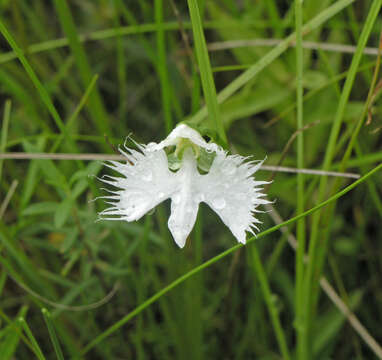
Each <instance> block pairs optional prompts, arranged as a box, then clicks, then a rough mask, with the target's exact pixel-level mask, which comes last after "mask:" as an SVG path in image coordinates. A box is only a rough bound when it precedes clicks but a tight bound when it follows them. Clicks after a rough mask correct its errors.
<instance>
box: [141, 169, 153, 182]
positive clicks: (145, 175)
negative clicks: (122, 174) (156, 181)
mask: <svg viewBox="0 0 382 360" xmlns="http://www.w3.org/2000/svg"><path fill="white" fill-rule="evenodd" d="M152 178H153V173H152V172H151V170H147V171H145V172H144V173H143V175H142V180H143V181H151V179H152Z"/></svg>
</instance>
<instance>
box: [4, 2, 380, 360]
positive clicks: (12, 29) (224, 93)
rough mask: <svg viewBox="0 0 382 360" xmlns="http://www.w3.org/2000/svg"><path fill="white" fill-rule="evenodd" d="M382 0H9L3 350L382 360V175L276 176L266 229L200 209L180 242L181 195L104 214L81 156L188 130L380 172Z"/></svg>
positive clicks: (312, 161)
mask: <svg viewBox="0 0 382 360" xmlns="http://www.w3.org/2000/svg"><path fill="white" fill-rule="evenodd" d="M380 8H381V1H380V0H362V1H360V0H359V1H354V0H336V1H334V0H321V1H315V0H305V1H304V2H302V1H300V0H296V1H295V2H293V1H287V0H256V1H255V0H220V1H217V0H209V1H204V0H198V1H197V0H189V1H188V2H186V1H182V2H180V1H175V0H168V1H163V0H153V1H148V0H140V1H132V0H70V1H68V0H54V1H44V0H34V1H27V0H17V1H11V0H1V1H0V32H1V33H2V36H1V40H0V41H1V44H0V46H1V54H0V93H1V112H2V115H1V116H2V122H1V137H0V151H1V153H2V156H3V158H2V159H1V160H0V179H1V182H0V192H1V196H0V218H1V220H0V263H1V274H0V294H1V297H0V318H1V328H0V354H1V355H0V358H1V359H2V360H6V359H33V358H37V359H55V358H57V359H68V358H88V359H140V360H141V359H193V360H195V359H218V358H222V359H261V360H265V359H281V358H284V359H292V358H296V359H300V360H301V359H321V360H322V359H336V360H337V359H374V358H382V350H381V347H380V345H378V342H379V343H381V342H382V327H381V323H382V286H381V273H382V243H381V238H382V231H381V227H380V226H379V225H380V221H381V217H382V202H381V196H382V193H381V185H380V184H381V180H382V179H381V172H376V173H375V175H374V176H373V177H368V178H367V179H366V178H365V177H362V178H361V179H360V180H355V179H354V178H349V177H332V176H327V175H325V176H323V175H322V174H321V175H312V174H301V173H300V174H298V175H297V174H296V173H282V172H276V173H273V176H274V182H273V183H272V185H271V186H270V187H269V189H268V198H269V199H274V200H275V202H274V204H273V207H274V210H273V211H271V212H269V213H264V214H260V215H259V216H260V218H261V220H262V221H263V224H262V225H261V231H262V232H261V233H260V234H259V235H258V237H257V238H256V239H254V238H252V239H250V241H249V242H248V245H247V246H245V247H242V246H240V245H235V240H234V238H233V236H232V234H231V233H230V232H229V230H228V229H227V228H226V227H225V226H223V224H222V223H221V222H220V220H219V219H218V217H217V216H216V215H215V214H214V213H213V212H212V211H211V210H210V209H208V207H207V206H201V209H200V212H199V217H198V220H197V224H196V226H195V229H194V231H193V233H192V234H191V236H190V238H189V239H188V242H187V245H186V247H185V249H183V250H180V249H179V248H177V246H176V245H175V243H174V241H173V240H172V239H171V236H170V234H169V231H168V229H167V218H168V213H169V204H168V203H165V204H163V205H161V206H160V207H158V208H157V210H156V211H155V213H153V214H151V215H149V216H146V217H144V218H143V219H142V220H140V221H139V222H136V223H126V222H106V221H101V222H95V220H96V219H97V212H99V211H100V210H102V209H104V208H105V204H104V203H103V202H102V201H97V202H89V200H91V199H94V198H96V197H97V196H100V195H102V194H103V192H102V190H101V189H100V188H101V184H100V182H99V181H98V180H97V179H96V178H95V177H89V176H88V175H89V174H91V175H98V174H101V173H104V171H103V170H102V162H101V161H88V160H83V159H81V158H80V157H78V155H80V154H93V155H89V156H90V158H94V156H95V155H94V154H114V150H113V147H112V146H110V145H111V144H113V145H114V146H118V144H121V143H123V142H124V140H125V139H126V137H127V136H128V135H129V134H132V137H133V138H134V139H135V140H136V141H138V142H142V143H147V142H150V141H160V140H161V139H163V138H164V137H165V136H166V134H167V133H168V132H169V131H170V130H171V129H172V128H173V127H174V126H175V124H176V123H177V122H179V121H187V122H188V123H189V124H191V125H192V126H194V127H196V128H198V129H199V130H200V131H201V132H202V133H203V134H205V135H207V134H208V135H209V137H211V138H213V139H214V140H215V141H218V142H220V143H221V144H222V145H225V136H226V137H227V140H228V142H227V144H228V145H227V146H228V149H229V150H230V151H232V152H234V153H240V154H241V155H253V156H254V157H255V159H263V158H264V157H265V156H267V161H266V164H267V165H276V166H277V165H282V166H288V167H292V168H297V167H300V168H309V169H323V170H324V171H337V172H342V173H343V172H348V171H349V172H352V173H355V174H360V175H364V174H366V173H368V171H370V170H372V169H373V167H374V166H376V165H377V164H378V163H380V161H381V159H382V151H381V144H382V141H381V139H382V138H381V126H382V125H381V115H380V113H381V103H380V101H379V99H380V94H381V89H382V83H381V80H380V76H379V65H380V55H381V52H380V51H378V47H380V46H381V45H380V32H381V26H382V19H381V16H380ZM190 14H191V17H190ZM302 24H304V25H302ZM202 30H203V31H202ZM203 34H204V36H203ZM205 41H206V43H207V47H206V46H205V44H206V43H205ZM207 48H208V51H207ZM212 75H213V77H212ZM212 78H213V79H214V82H213V81H211V80H212ZM214 83H215V85H216V89H217V93H218V95H217V93H216V91H215V86H214ZM218 103H219V104H220V105H218ZM205 104H206V106H207V108H208V113H209V116H206V114H207V112H206V108H205V107H204V106H205ZM105 135H106V136H107V138H106V139H105ZM13 153H28V154H29V155H27V154H23V155H21V157H24V158H23V159H15V156H17V155H14V154H13ZM32 153H49V154H51V155H50V156H51V157H52V156H54V154H66V155H64V158H65V160H52V159H42V156H41V155H34V156H33V155H30V154H32ZM6 156H7V157H8V158H7V159H4V157H6ZM19 156H20V155H19ZM27 156H29V157H33V158H32V159H30V158H29V159H28V158H26V157H27ZM374 169H376V168H374ZM377 169H379V168H377ZM257 176H258V178H261V179H269V178H270V176H272V173H270V172H266V171H259V173H258V175H257ZM355 181H357V182H356V183H355ZM349 184H353V185H351V189H352V191H351V192H348V190H350V188H345V187H346V186H348V185H349ZM344 188H345V191H342V192H340V191H341V190H342V189H344ZM345 193H346V194H345ZM342 195H344V196H342ZM333 196H334V197H333ZM340 196H341V197H340ZM328 198H330V201H329V203H328V205H327V206H326V207H324V208H322V209H317V208H315V210H317V211H315V212H314V213H313V214H312V215H311V213H310V212H309V213H304V211H306V210H308V209H311V208H313V207H314V206H316V205H318V204H322V202H323V201H324V200H326V199H328ZM278 214H279V217H277V216H278ZM299 214H300V217H299V220H298V221H297V222H296V220H297V219H296V218H295V215H299ZM301 214H302V215H301ZM308 215H309V216H308ZM283 219H284V220H288V222H289V224H288V227H286V228H285V227H281V226H280V225H276V226H275V223H276V224H277V223H280V222H282V221H283ZM280 230H283V231H280ZM296 238H297V240H298V242H299V244H300V246H299V247H298V249H299V251H298V253H297V256H296V253H295V251H294V250H293V248H292V247H290V246H289V244H288V241H291V242H293V241H295V240H296ZM304 252H306V253H308V254H309V261H308V262H305V261H304ZM211 259H212V260H211ZM323 277H325V278H323ZM320 286H321V287H322V289H323V290H324V291H322V290H321V288H320ZM170 290H171V291H170ZM147 299H148V300H147Z"/></svg>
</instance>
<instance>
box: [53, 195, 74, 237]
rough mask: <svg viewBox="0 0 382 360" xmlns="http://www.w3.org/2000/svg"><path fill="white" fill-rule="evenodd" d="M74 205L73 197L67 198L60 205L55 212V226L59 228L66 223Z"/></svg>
mask: <svg viewBox="0 0 382 360" xmlns="http://www.w3.org/2000/svg"><path fill="white" fill-rule="evenodd" d="M72 207H73V200H72V199H71V198H67V199H65V200H64V201H63V202H62V203H61V204H59V205H58V207H57V208H56V211H55V213H54V226H56V227H57V228H58V229H59V228H61V227H62V226H63V225H64V224H65V223H66V221H67V219H68V217H69V215H70V211H71V210H72Z"/></svg>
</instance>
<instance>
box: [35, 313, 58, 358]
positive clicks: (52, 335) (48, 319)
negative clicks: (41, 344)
mask: <svg viewBox="0 0 382 360" xmlns="http://www.w3.org/2000/svg"><path fill="white" fill-rule="evenodd" d="M41 312H42V315H43V316H44V320H45V324H46V327H47V328H48V332H49V336H50V340H51V341H52V344H53V348H54V352H55V353H56V357H57V359H58V360H64V355H63V353H62V350H61V345H60V343H59V341H58V339H57V335H56V331H55V330H54V325H53V322H52V317H51V315H50V313H49V311H48V310H47V309H45V308H43V309H41Z"/></svg>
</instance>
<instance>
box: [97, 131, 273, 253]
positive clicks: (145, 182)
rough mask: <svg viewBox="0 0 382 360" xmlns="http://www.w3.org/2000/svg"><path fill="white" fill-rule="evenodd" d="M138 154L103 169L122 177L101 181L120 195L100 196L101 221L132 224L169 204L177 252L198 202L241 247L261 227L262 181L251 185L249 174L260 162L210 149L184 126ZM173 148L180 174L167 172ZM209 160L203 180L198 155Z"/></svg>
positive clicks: (213, 146) (127, 151)
mask: <svg viewBox="0 0 382 360" xmlns="http://www.w3.org/2000/svg"><path fill="white" fill-rule="evenodd" d="M136 145H137V147H138V150H139V151H137V150H133V149H129V148H127V147H126V146H125V149H124V150H122V149H120V152H121V153H122V154H123V155H124V156H126V160H127V162H126V163H125V164H123V163H119V162H116V161H110V162H108V163H107V164H106V165H107V166H108V167H110V168H112V169H113V170H115V171H117V172H119V173H120V174H121V175H123V177H112V176H104V177H103V178H102V179H101V180H102V181H103V182H105V183H107V184H110V185H113V186H114V187H115V188H117V189H119V190H113V191H110V195H108V196H104V197H103V198H106V199H107V200H108V201H107V203H108V204H110V205H111V207H110V208H108V209H106V210H104V211H102V212H101V213H100V214H99V216H100V218H101V219H107V220H126V221H134V220H138V219H140V218H141V217H142V216H143V215H145V214H146V213H147V212H149V211H150V210H151V209H153V208H154V207H155V206H157V205H158V204H159V203H161V202H162V201H165V200H166V199H169V198H170V199H171V215H170V218H169V220H168V227H169V229H170V231H171V234H172V236H173V237H174V239H175V242H176V243H177V244H178V246H179V247H181V248H182V247H184V245H185V242H186V239H187V237H188V236H189V234H190V232H191V230H192V228H193V227H194V224H195V220H196V215H197V212H198V207H199V204H200V203H201V202H205V203H206V204H208V206H210V207H211V208H212V209H213V210H214V211H215V212H216V213H217V214H218V215H219V217H220V218H221V219H222V221H223V222H224V224H225V225H227V226H228V227H229V229H230V230H231V231H232V233H233V235H234V236H235V237H236V239H237V240H238V241H239V242H241V243H243V244H245V241H246V231H249V232H250V233H252V234H254V230H258V228H257V227H256V224H258V223H260V221H259V220H258V219H256V218H255V216H254V213H256V212H258V210H257V207H258V205H260V204H267V203H269V201H268V200H266V199H264V198H263V197H264V194H262V193H261V190H262V188H261V186H262V185H264V184H267V183H268V182H266V181H255V180H254V178H253V174H254V173H255V172H256V171H257V170H258V169H259V167H260V166H261V164H262V163H263V161H250V162H248V161H246V160H247V158H244V157H242V156H239V155H227V153H226V152H225V151H224V150H223V149H222V148H220V147H219V146H218V145H216V144H214V143H207V142H206V141H205V140H204V139H203V138H202V137H201V136H200V134H199V133H198V132H197V131H195V130H194V129H192V128H190V127H188V126H187V125H183V124H182V125H179V126H177V127H176V128H175V129H174V130H173V131H172V132H171V133H170V135H169V136H168V137H167V138H166V139H165V140H163V141H162V142H160V143H159V144H157V143H150V144H148V145H140V144H136ZM169 146H176V150H175V154H176V155H178V156H179V157H180V158H181V160H180V161H181V163H180V167H179V170H177V171H172V170H170V169H169V164H168V160H167V154H166V152H165V151H164V148H166V147H169ZM201 149H203V150H204V151H205V152H206V154H212V155H214V156H215V157H214V158H213V161H212V164H211V166H210V169H209V171H208V172H207V173H206V174H201V173H200V172H199V171H198V162H197V160H198V159H197V157H198V156H199V155H200V150H201Z"/></svg>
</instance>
